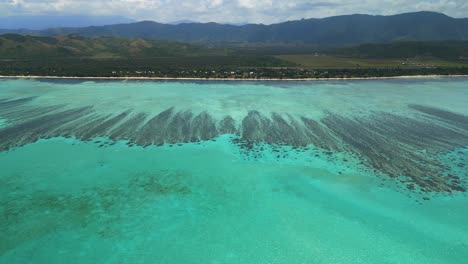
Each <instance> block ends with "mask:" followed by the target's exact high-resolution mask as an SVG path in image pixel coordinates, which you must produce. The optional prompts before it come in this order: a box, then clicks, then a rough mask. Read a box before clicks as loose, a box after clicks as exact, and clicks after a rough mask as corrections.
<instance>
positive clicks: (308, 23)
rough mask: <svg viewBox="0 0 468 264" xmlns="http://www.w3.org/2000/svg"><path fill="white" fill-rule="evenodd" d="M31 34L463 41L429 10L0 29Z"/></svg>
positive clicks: (462, 31) (464, 30) (458, 26)
mask: <svg viewBox="0 0 468 264" xmlns="http://www.w3.org/2000/svg"><path fill="white" fill-rule="evenodd" d="M9 32H11V33H20V34H34V35H43V36H51V35H59V34H71V33H74V34H79V35H82V36H86V37H94V36H120V37H138V38H145V39H157V40H173V41H182V42H300V43H309V44H315V45H321V46H343V45H356V44H362V43H385V42H393V41H440V40H468V19H467V18H452V17H449V16H447V15H444V14H441V13H435V12H415V13H404V14H398V15H391V16H372V15H360V14H356V15H344V16H335V17H328V18H323V19H302V20H296V21H287V22H283V23H278V24H272V25H261V24H247V25H240V26H234V25H227V24H218V23H182V24H177V25H170V24H162V23H157V22H152V21H142V22H136V23H130V24H118V25H109V26H93V27H82V28H53V29H47V30H42V31H31V30H23V31H12V30H0V33H9Z"/></svg>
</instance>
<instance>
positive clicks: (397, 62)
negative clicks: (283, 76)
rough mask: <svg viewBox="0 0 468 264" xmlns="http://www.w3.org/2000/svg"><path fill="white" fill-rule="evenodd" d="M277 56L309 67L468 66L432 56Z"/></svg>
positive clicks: (467, 65) (460, 62) (466, 63)
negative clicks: (400, 57)
mask: <svg viewBox="0 0 468 264" xmlns="http://www.w3.org/2000/svg"><path fill="white" fill-rule="evenodd" d="M275 57H276V58H278V59H281V60H285V61H288V62H291V63H295V64H298V65H300V66H302V67H305V68H309V69H357V68H392V67H400V68H428V67H468V61H449V60H442V59H432V58H414V59H361V58H351V57H338V56H329V55H314V54H300V55H277V56H275Z"/></svg>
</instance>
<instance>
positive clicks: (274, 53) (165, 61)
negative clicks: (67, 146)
mask: <svg viewBox="0 0 468 264" xmlns="http://www.w3.org/2000/svg"><path fill="white" fill-rule="evenodd" d="M434 74H436V75H465V74H468V45H467V42H465V41H445V42H396V43H390V44H387V43H385V44H364V45H359V46H355V47H347V48H323V47H318V46H314V45H309V44H298V43H250V44H245V43H244V44H243V43H230V44H220V43H217V44H211V45H202V44H193V43H181V42H173V41H156V40H146V39H141V38H122V37H108V36H107V37H93V38H86V37H82V36H79V35H76V34H71V35H59V36H54V37H44V36H24V35H17V34H5V35H0V75H3V76H18V75H26V76H27V75H29V76H77V77H84V76H91V77H170V78H182V77H183V78H237V79H267V78H275V79H301V78H352V77H392V76H401V75H409V76H411V75H434Z"/></svg>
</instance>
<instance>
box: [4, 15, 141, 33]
mask: <svg viewBox="0 0 468 264" xmlns="http://www.w3.org/2000/svg"><path fill="white" fill-rule="evenodd" d="M133 22H135V20H133V19H129V18H125V17H121V16H78V15H75V16H45V15H42V16H7V17H1V16H0V27H1V28H4V29H11V30H18V29H30V30H44V29H48V28H57V27H89V26H104V25H113V24H124V23H133Z"/></svg>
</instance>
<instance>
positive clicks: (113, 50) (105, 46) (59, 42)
mask: <svg viewBox="0 0 468 264" xmlns="http://www.w3.org/2000/svg"><path fill="white" fill-rule="evenodd" d="M225 53H226V52H225V51H224V50H222V49H210V48H204V47H201V46H197V45H192V44H184V43H177V42H168V41H151V40H144V39H140V38H137V39H129V38H121V37H93V38H85V37H81V36H78V35H76V34H71V35H58V36H54V37H43V36H23V35H17V34H5V35H0V58H1V59H19V58H29V59H30V58H64V57H80V58H86V57H88V58H119V57H122V58H128V57H145V58H148V57H175V56H196V55H199V54H202V55H211V56H215V55H225Z"/></svg>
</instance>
